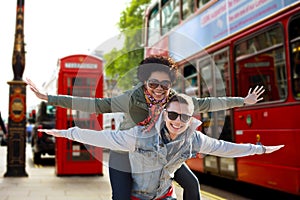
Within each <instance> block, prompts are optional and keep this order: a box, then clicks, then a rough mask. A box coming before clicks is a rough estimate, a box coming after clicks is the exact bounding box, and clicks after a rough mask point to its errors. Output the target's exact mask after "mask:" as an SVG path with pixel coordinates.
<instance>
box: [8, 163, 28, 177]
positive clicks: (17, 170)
mask: <svg viewBox="0 0 300 200" xmlns="http://www.w3.org/2000/svg"><path fill="white" fill-rule="evenodd" d="M4 177H28V174H27V173H26V172H25V170H24V167H23V166H20V167H7V172H6V173H5V174H4Z"/></svg>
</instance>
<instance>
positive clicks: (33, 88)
mask: <svg viewBox="0 0 300 200" xmlns="http://www.w3.org/2000/svg"><path fill="white" fill-rule="evenodd" d="M25 82H26V83H27V84H28V85H29V88H30V89H31V91H32V92H34V94H35V96H37V98H39V99H42V100H45V101H48V95H47V94H43V93H41V92H40V91H39V90H38V89H37V87H36V86H35V84H34V83H33V82H32V81H31V80H30V79H29V78H26V80H25Z"/></svg>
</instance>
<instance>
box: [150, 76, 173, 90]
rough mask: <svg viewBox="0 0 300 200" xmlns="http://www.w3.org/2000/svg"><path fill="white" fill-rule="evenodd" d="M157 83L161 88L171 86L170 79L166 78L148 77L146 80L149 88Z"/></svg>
mask: <svg viewBox="0 0 300 200" xmlns="http://www.w3.org/2000/svg"><path fill="white" fill-rule="evenodd" d="M159 85H160V87H161V88H162V89H163V90H168V89H169V88H170V87H171V81H168V80H164V81H158V80H156V79H150V80H148V81H147V86H148V87H149V88H151V89H155V88H157V87H158V86H159Z"/></svg>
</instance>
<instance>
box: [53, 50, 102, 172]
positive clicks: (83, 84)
mask: <svg viewBox="0 0 300 200" xmlns="http://www.w3.org/2000/svg"><path fill="white" fill-rule="evenodd" d="M102 74H103V73H102V60H100V59H98V58H96V57H90V56H86V55H72V56H68V57H64V58H62V59H60V71H59V75H58V85H57V87H58V94H60V95H73V96H81V97H103V76H102ZM74 126H78V127H80V128H86V129H93V130H100V129H102V115H96V114H91V113H87V112H81V111H77V110H72V109H65V108H61V107H58V108H57V118H56V127H57V128H58V129H66V128H69V127H74ZM55 164H56V175H102V174H103V171H102V168H103V166H102V148H99V147H94V146H91V145H86V144H82V143H79V142H76V141H71V140H68V139H66V138H56V162H55Z"/></svg>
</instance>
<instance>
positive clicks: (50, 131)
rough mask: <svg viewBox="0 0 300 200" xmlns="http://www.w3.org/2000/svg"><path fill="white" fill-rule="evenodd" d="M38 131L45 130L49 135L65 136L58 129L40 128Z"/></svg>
mask: <svg viewBox="0 0 300 200" xmlns="http://www.w3.org/2000/svg"><path fill="white" fill-rule="evenodd" d="M38 131H40V132H45V133H47V134H48V135H53V136H54V137H63V136H62V135H61V133H60V131H59V130H57V129H38Z"/></svg>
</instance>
